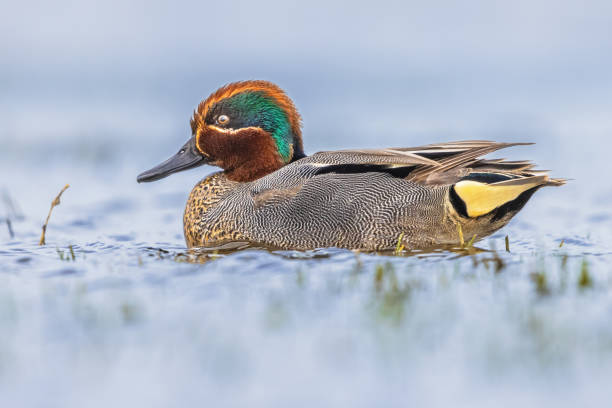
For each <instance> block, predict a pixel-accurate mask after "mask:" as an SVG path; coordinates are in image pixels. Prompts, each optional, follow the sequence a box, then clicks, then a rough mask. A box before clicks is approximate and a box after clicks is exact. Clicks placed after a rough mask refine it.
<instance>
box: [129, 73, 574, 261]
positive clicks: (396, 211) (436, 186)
mask: <svg viewBox="0 0 612 408" xmlns="http://www.w3.org/2000/svg"><path fill="white" fill-rule="evenodd" d="M191 128H192V133H193V135H192V137H191V139H189V141H188V142H187V143H186V144H185V145H184V146H183V147H182V148H181V150H180V151H179V152H178V153H177V154H176V155H175V156H173V157H171V158H170V159H168V160H167V161H165V162H164V163H162V164H160V165H158V166H157V167H154V168H153V169H151V170H149V171H146V172H144V173H142V174H141V175H139V176H138V181H139V182H141V181H153V180H158V179H160V178H163V177H165V176H167V175H169V174H171V173H174V172H177V171H181V170H185V169H188V168H192V167H196V166H199V165H202V164H211V165H214V166H218V167H221V168H222V169H223V171H222V172H217V173H214V174H212V175H210V176H208V177H206V178H205V179H204V180H202V181H200V182H199V183H198V184H197V185H196V186H195V188H194V189H193V190H192V192H191V195H190V196H189V200H188V201H187V206H186V208H185V215H184V231H185V239H186V241H187V245H188V246H189V247H193V246H210V245H218V244H219V243H222V242H226V241H232V240H240V241H251V242H257V243H261V244H266V245H271V246H276V247H281V248H293V249H311V248H318V247H343V248H353V249H370V250H371V249H387V248H391V247H394V246H395V245H396V244H397V242H398V238H399V237H402V240H403V244H404V245H405V246H406V247H408V248H412V249H414V248H425V247H429V246H433V245H440V244H456V243H458V242H459V240H460V238H459V233H458V231H459V230H461V231H463V234H464V235H465V236H466V239H469V238H471V237H473V236H474V235H476V237H478V238H482V237H484V236H487V235H489V234H491V233H492V232H494V231H496V230H497V229H499V228H501V227H503V226H504V225H505V224H506V223H508V221H509V220H510V219H511V218H512V217H513V216H514V215H515V214H516V213H517V212H518V211H519V210H520V209H521V208H522V207H523V205H525V203H526V202H527V200H528V199H529V198H530V197H531V195H532V194H533V193H534V192H535V191H536V190H538V189H539V188H540V187H542V186H558V185H561V184H563V183H564V180H562V179H551V178H549V177H548V175H547V174H546V172H543V171H535V170H532V167H533V165H532V164H531V163H529V162H527V161H520V162H519V161H504V160H484V159H481V158H480V157H481V156H483V155H485V154H487V153H491V152H493V151H496V150H498V149H501V148H504V147H509V146H514V145H517V144H519V143H496V142H489V141H463V142H451V143H440V144H433V145H427V146H422V147H416V148H394V149H380V150H368V149H358V150H341V151H329V152H319V153H316V154H314V155H312V156H305V155H304V152H303V150H302V134H301V129H300V116H299V114H298V112H297V110H296V109H295V107H294V105H293V102H292V101H291V100H290V99H289V98H288V97H287V95H286V94H285V93H284V92H283V91H282V90H281V89H280V88H279V87H277V86H276V85H274V84H272V83H269V82H265V81H245V82H236V83H232V84H229V85H227V86H224V87H222V88H220V89H219V90H217V91H216V92H215V93H213V94H212V95H210V96H209V97H208V99H206V100H204V101H203V102H202V103H200V105H199V106H198V109H197V110H196V112H195V113H194V116H193V119H192V120H191ZM459 226H460V227H461V228H459Z"/></svg>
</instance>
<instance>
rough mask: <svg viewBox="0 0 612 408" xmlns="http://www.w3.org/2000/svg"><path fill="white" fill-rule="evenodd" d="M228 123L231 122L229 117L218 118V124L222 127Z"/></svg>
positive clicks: (221, 116)
mask: <svg viewBox="0 0 612 408" xmlns="http://www.w3.org/2000/svg"><path fill="white" fill-rule="evenodd" d="M227 122H229V117H228V116H227V115H220V116H219V117H218V118H217V123H218V124H220V125H225V124H227Z"/></svg>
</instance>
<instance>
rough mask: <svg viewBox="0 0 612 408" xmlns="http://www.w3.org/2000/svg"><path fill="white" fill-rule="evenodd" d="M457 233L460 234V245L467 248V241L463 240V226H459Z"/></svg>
mask: <svg viewBox="0 0 612 408" xmlns="http://www.w3.org/2000/svg"><path fill="white" fill-rule="evenodd" d="M457 233H458V234H459V245H461V248H463V247H464V246H465V241H464V240H463V229H461V224H457Z"/></svg>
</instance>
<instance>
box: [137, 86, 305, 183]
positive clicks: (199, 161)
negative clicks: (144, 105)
mask: <svg viewBox="0 0 612 408" xmlns="http://www.w3.org/2000/svg"><path fill="white" fill-rule="evenodd" d="M191 132H192V136H191V138H190V139H189V140H188V141H187V143H185V145H184V146H183V147H182V148H181V149H180V150H179V151H178V153H176V154H175V155H174V156H172V157H171V158H169V159H168V160H166V161H165V162H163V163H161V164H159V165H157V166H155V167H153V168H152V169H150V170H147V171H145V172H144V173H141V174H140V175H139V176H138V178H137V180H138V182H139V183H140V182H147V181H155V180H159V179H162V178H164V177H166V176H168V175H170V174H172V173H176V172H179V171H182V170H187V169H191V168H194V167H197V166H201V165H203V164H210V165H213V166H218V167H221V168H222V169H223V170H224V171H225V173H226V175H227V177H228V178H229V179H230V180H234V181H242V182H244V181H252V180H256V179H258V178H260V177H263V176H265V175H266V174H269V173H271V172H273V171H275V170H278V169H279V168H281V167H282V166H284V165H285V164H287V163H290V162H292V161H294V160H298V159H300V158H302V157H304V152H303V147H302V132H301V118H300V115H299V113H298V112H297V110H296V108H295V106H294V105H293V102H292V101H291V99H289V97H288V96H287V95H286V94H285V92H283V90H282V89H280V88H279V87H278V86H276V85H274V84H273V83H270V82H267V81H243V82H234V83H231V84H228V85H226V86H224V87H222V88H220V89H218V90H217V91H216V92H214V93H213V94H212V95H210V96H209V97H208V98H207V99H205V100H204V101H202V102H201V103H200V104H199V106H198V108H197V109H196V110H195V112H194V113H193V118H192V119H191Z"/></svg>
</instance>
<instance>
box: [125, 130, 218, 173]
mask: <svg viewBox="0 0 612 408" xmlns="http://www.w3.org/2000/svg"><path fill="white" fill-rule="evenodd" d="M206 163H208V160H207V159H206V157H204V156H202V154H201V153H200V152H199V151H198V149H197V148H196V145H195V138H193V137H192V138H191V139H189V140H188V141H187V143H185V144H184V145H183V147H181V149H180V150H179V151H178V153H177V154H175V155H174V156H172V157H171V158H169V159H168V160H166V161H165V162H163V163H160V164H158V165H157V166H155V167H153V168H152V169H150V170H147V171H145V172H143V173H140V174H139V175H138V177H137V178H136V181H138V182H139V183H142V182H149V181H156V180H160V179H163V178H164V177H167V176H169V175H170V174H172V173H178V172H179V171H183V170H187V169H192V168H194V167H198V166H201V165H203V164H206Z"/></svg>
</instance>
